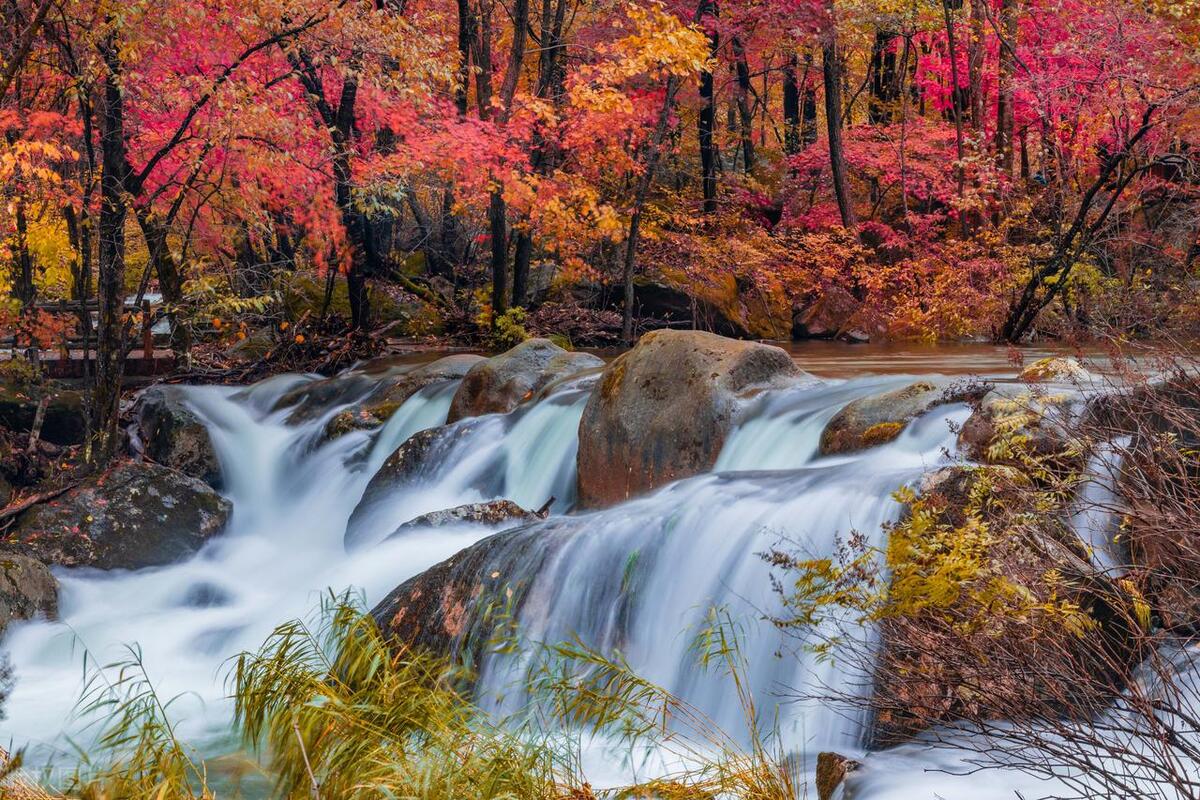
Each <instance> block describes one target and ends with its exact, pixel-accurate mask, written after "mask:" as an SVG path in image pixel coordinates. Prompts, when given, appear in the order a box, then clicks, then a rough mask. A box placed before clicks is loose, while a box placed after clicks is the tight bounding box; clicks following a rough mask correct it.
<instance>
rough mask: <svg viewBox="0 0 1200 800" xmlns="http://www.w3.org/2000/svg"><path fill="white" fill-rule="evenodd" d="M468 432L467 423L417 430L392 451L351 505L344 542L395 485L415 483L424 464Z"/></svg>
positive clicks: (352, 537)
mask: <svg viewBox="0 0 1200 800" xmlns="http://www.w3.org/2000/svg"><path fill="white" fill-rule="evenodd" d="M468 432H469V427H468V426H466V425H443V426H441V427H438V428H427V429H426V430H423V431H418V432H416V433H414V434H413V435H412V436H410V437H409V438H408V439H406V440H405V441H404V443H403V444H401V445H400V446H399V447H397V448H396V450H395V451H393V452H392V454H391V455H390V456H388V457H387V460H386V461H384V462H383V465H382V466H380V467H379V469H378V470H377V471H376V472H375V474H374V475H373V476H372V477H371V480H370V482H368V483H367V488H366V489H365V490H364V491H363V496H362V499H360V500H359V501H358V504H357V505H356V506H355V507H354V511H353V512H351V514H350V519H349V520H348V522H347V523H346V544H347V545H350V544H352V543H353V542H354V541H355V540H356V539H357V538H358V534H359V533H360V532H361V531H362V530H363V524H364V521H365V520H366V519H367V518H368V517H370V515H371V512H372V511H373V510H374V509H375V507H376V505H377V504H378V503H379V502H380V501H382V500H384V499H386V498H387V496H388V495H389V494H391V493H392V492H394V491H395V490H396V489H397V488H398V487H401V486H404V485H406V484H411V483H414V482H415V481H416V480H417V478H418V476H419V475H420V474H421V471H422V468H423V465H425V464H427V463H432V462H434V461H437V460H438V454H441V453H445V452H447V451H448V450H450V449H451V448H453V447H454V446H455V445H457V444H458V442H459V441H461V440H462V438H463V437H464V436H466V435H467V434H468Z"/></svg>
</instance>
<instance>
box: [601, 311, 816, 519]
mask: <svg viewBox="0 0 1200 800" xmlns="http://www.w3.org/2000/svg"><path fill="white" fill-rule="evenodd" d="M802 375H803V373H802V372H801V371H800V369H799V368H798V367H797V366H796V364H795V363H794V362H793V361H792V359H791V357H790V356H789V355H788V354H787V353H786V352H784V351H783V350H781V349H779V348H778V347H771V346H769V345H763V344H758V343H755V342H744V341H738V340H735V339H725V338H723V337H721V336H716V335H714V334H711V333H703V332H701V331H672V330H661V331H654V332H653V333H649V334H647V335H645V336H643V337H642V339H641V341H639V342H638V344H637V346H636V347H634V348H633V349H632V350H630V351H629V352H627V353H625V354H623V355H622V356H621V357H619V358H617V359H616V360H615V361H613V362H612V363H611V364H609V365H608V367H607V368H605V370H604V373H603V374H602V376H601V378H600V382H599V384H598V385H597V386H596V388H595V389H593V391H592V394H591V397H590V398H589V399H588V403H587V407H586V408H585V409H584V412H583V418H582V420H581V421H580V424H579V456H578V465H579V500H580V503H581V505H583V506H588V507H597V506H602V505H607V504H610V503H616V502H620V501H622V500H624V499H625V498H627V497H631V496H633V495H637V494H641V493H643V492H647V491H649V490H651V489H653V488H655V487H658V486H662V485H664V484H666V483H669V482H671V481H674V480H677V479H679V478H685V477H688V476H691V475H696V474H698V473H701V472H704V471H705V470H708V469H710V468H711V467H712V465H713V464H714V463H715V462H716V459H717V456H718V455H719V454H720V452H721V447H722V445H724V443H725V437H726V436H727V435H728V434H729V431H730V429H731V428H732V426H733V422H734V415H735V412H736V411H737V409H738V407H739V401H740V400H742V399H743V398H745V397H748V396H750V395H752V394H754V393H756V392H758V391H761V390H763V389H767V388H778V387H783V386H786V385H789V384H792V383H795V382H796V381H798V380H799V379H800V378H801V377H802Z"/></svg>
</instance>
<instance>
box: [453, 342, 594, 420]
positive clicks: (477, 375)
mask: <svg viewBox="0 0 1200 800" xmlns="http://www.w3.org/2000/svg"><path fill="white" fill-rule="evenodd" d="M603 366H604V361H603V360H601V359H600V358H598V357H596V356H593V355H591V354H588V353H573V352H570V351H568V350H564V349H563V348H561V347H559V346H558V345H556V344H554V343H553V342H551V341H550V340H549V339H527V340H526V341H524V342H521V343H520V344H519V345H517V346H516V347H514V348H512V349H511V350H509V351H507V352H504V353H501V354H500V355H498V356H494V357H493V358H489V359H486V360H484V361H481V362H479V363H477V364H475V365H474V366H472V367H471V369H470V370H468V371H467V373H466V375H465V376H464V377H463V381H462V384H461V385H460V386H459V387H458V391H457V392H455V394H454V399H453V400H452V401H451V403H450V413H449V414H448V415H447V417H446V421H447V422H455V421H456V420H460V419H463V418H465V417H478V416H481V415H483V414H495V413H507V412H509V411H512V410H513V409H514V408H516V407H517V406H519V405H520V404H521V403H523V402H525V401H526V400H528V399H530V398H532V397H533V396H534V395H536V394H537V393H538V392H539V391H541V390H542V389H544V388H545V387H546V386H549V385H550V384H551V383H553V382H554V381H556V380H560V379H562V378H566V377H568V376H571V375H575V374H577V373H580V372H584V371H586V370H590V369H598V368H600V367H603Z"/></svg>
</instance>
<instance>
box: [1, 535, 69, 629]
mask: <svg viewBox="0 0 1200 800" xmlns="http://www.w3.org/2000/svg"><path fill="white" fill-rule="evenodd" d="M57 617H58V581H56V580H54V576H53V575H51V574H50V570H49V569H47V567H46V565H45V564H43V563H42V562H40V561H38V560H37V559H35V558H31V557H29V556H27V555H23V554H21V553H14V552H7V551H0V634H2V633H4V629H5V628H7V627H8V624H9V623H10V622H14V621H16V620H22V619H37V618H44V619H56V618H57Z"/></svg>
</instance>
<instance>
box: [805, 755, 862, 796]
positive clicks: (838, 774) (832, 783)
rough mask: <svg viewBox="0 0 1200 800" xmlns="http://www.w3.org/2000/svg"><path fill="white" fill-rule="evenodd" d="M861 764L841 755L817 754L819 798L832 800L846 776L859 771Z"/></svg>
mask: <svg viewBox="0 0 1200 800" xmlns="http://www.w3.org/2000/svg"><path fill="white" fill-rule="evenodd" d="M858 766H859V763H858V762H857V761H855V760H853V759H850V758H846V757H845V756H843V755H841V754H840V753H829V752H825V753H818V754H817V776H816V777H817V781H816V783H817V798H818V800H831V798H832V797H833V796H834V793H835V792H836V791H837V788H838V787H839V786H841V785H842V781H844V780H846V775H847V774H849V773H851V772H853V771H854V770H856V769H858Z"/></svg>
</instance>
